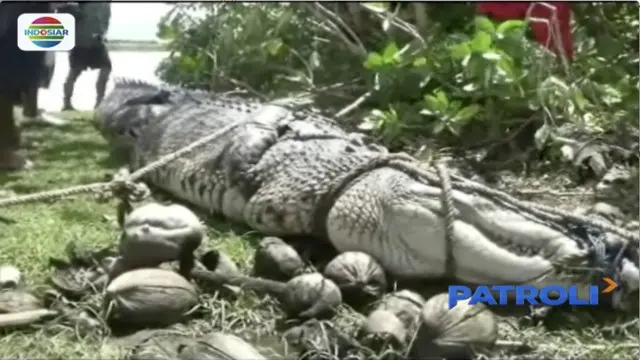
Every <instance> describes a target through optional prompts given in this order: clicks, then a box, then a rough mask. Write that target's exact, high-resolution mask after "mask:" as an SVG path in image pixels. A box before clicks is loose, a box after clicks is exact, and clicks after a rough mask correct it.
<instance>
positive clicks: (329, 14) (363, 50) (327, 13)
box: [314, 2, 367, 54]
mask: <svg viewBox="0 0 640 360" xmlns="http://www.w3.org/2000/svg"><path fill="white" fill-rule="evenodd" d="M314 5H315V6H316V7H317V8H318V9H320V11H322V12H323V13H324V15H325V16H326V17H329V18H330V19H331V20H333V21H335V22H337V23H338V24H340V25H342V27H343V28H344V31H346V32H347V33H348V34H349V36H351V37H352V38H353V41H355V42H356V44H357V45H358V47H359V48H360V52H361V53H362V54H366V53H367V49H366V48H365V47H364V44H362V41H360V38H359V37H358V35H356V33H355V32H354V31H353V30H351V28H350V27H349V26H348V25H347V24H346V23H345V22H344V21H343V20H342V19H341V18H340V16H338V15H336V14H335V13H333V12H332V11H331V10H329V9H327V8H326V7H324V6H322V4H320V3H319V2H315V3H314Z"/></svg>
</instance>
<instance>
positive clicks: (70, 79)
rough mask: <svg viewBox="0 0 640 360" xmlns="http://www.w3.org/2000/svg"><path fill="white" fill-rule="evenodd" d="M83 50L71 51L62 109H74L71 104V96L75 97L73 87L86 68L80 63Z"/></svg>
mask: <svg viewBox="0 0 640 360" xmlns="http://www.w3.org/2000/svg"><path fill="white" fill-rule="evenodd" d="M81 55H82V54H81V51H80V50H79V49H77V48H76V49H73V50H71V52H69V74H68V75H67V79H66V80H65V82H64V99H63V105H62V111H74V110H75V109H74V108H73V105H71V98H72V97H73V87H74V86H75V84H76V80H78V77H79V76H80V74H81V73H82V71H83V70H84V68H83V67H82V66H81V64H80V60H81V59H80V58H81Z"/></svg>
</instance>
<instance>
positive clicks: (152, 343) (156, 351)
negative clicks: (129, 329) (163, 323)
mask: <svg viewBox="0 0 640 360" xmlns="http://www.w3.org/2000/svg"><path fill="white" fill-rule="evenodd" d="M156 332H157V333H156ZM134 336H135V335H134ZM193 343H195V339H192V338H190V337H187V336H183V335H177V334H169V333H166V331H165V330H154V333H152V334H150V335H147V336H145V337H144V339H142V341H140V342H139V343H138V344H136V345H135V346H134V347H133V349H131V351H130V353H129V354H128V356H126V359H127V360H176V359H178V358H179V354H180V350H181V349H182V348H183V347H184V346H187V345H191V344H193Z"/></svg>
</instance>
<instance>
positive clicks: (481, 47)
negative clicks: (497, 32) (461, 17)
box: [471, 31, 493, 53]
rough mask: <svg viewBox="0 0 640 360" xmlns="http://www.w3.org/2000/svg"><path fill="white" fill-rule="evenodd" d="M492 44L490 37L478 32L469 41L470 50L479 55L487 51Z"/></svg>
mask: <svg viewBox="0 0 640 360" xmlns="http://www.w3.org/2000/svg"><path fill="white" fill-rule="evenodd" d="M492 42H493V41H492V39H491V35H489V34H487V33H486V32H484V31H480V32H478V33H476V35H475V36H474V37H473V40H471V50H473V51H475V52H479V53H482V52H485V51H488V50H489V49H490V48H491V43H492Z"/></svg>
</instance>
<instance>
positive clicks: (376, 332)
mask: <svg viewBox="0 0 640 360" xmlns="http://www.w3.org/2000/svg"><path fill="white" fill-rule="evenodd" d="M362 333H363V337H364V342H365V343H366V344H367V345H368V346H369V347H372V348H378V347H379V345H381V344H383V343H385V342H387V341H389V342H390V343H391V344H393V345H396V346H402V345H404V344H405V343H406V341H407V328H406V326H405V325H404V324H403V323H402V321H400V319H398V317H397V316H396V315H395V314H394V313H392V312H391V311H389V310H380V309H379V310H374V311H373V312H371V314H369V316H367V320H366V321H365V322H364V325H363V327H362Z"/></svg>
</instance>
